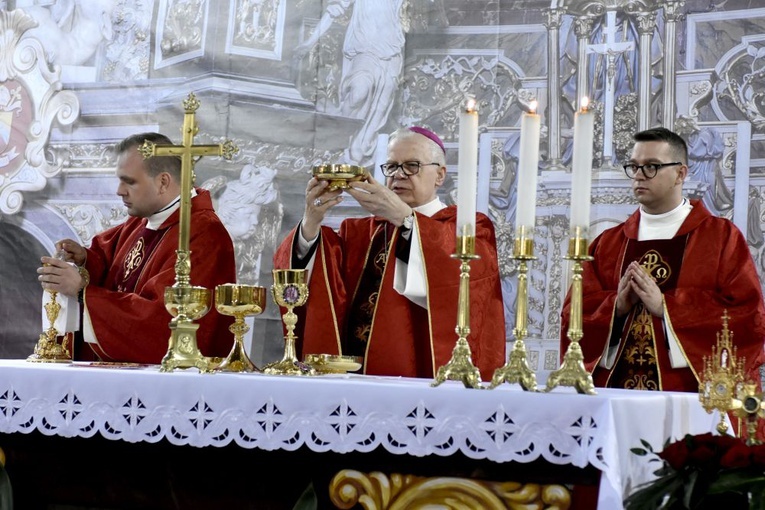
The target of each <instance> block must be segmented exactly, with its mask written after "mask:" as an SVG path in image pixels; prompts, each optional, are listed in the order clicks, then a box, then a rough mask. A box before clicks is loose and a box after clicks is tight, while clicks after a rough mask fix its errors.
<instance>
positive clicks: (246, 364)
mask: <svg viewBox="0 0 765 510" xmlns="http://www.w3.org/2000/svg"><path fill="white" fill-rule="evenodd" d="M244 316H245V314H243V313H235V314H234V323H233V324H232V325H230V326H229V327H228V330H229V331H230V332H231V333H233V334H234V345H233V347H231V352H230V353H229V354H228V356H227V357H226V359H224V360H223V361H222V362H221V363H220V365H218V366H217V367H215V369H214V371H215V372H260V369H259V368H258V367H256V366H255V363H253V362H252V361H251V360H250V358H249V356H247V352H246V351H245V349H244V335H245V334H246V333H247V332H248V331H249V330H250V326H248V325H247V323H246V322H244Z"/></svg>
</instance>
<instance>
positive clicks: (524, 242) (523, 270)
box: [489, 226, 537, 391]
mask: <svg viewBox="0 0 765 510" xmlns="http://www.w3.org/2000/svg"><path fill="white" fill-rule="evenodd" d="M513 259H515V260H517V261H518V299H517V301H516V307H515V329H513V334H514V335H515V342H514V343H513V350H512V351H510V355H509V356H508V358H507V363H506V364H505V365H504V366H503V367H500V368H498V369H497V370H495V371H494V375H493V376H492V378H491V384H490V385H489V389H493V388H496V387H497V386H499V385H500V384H502V383H503V382H507V383H510V384H514V383H518V384H520V386H521V388H523V389H524V390H525V391H536V390H537V376H536V374H535V373H534V371H533V370H531V368H530V367H529V362H528V358H527V354H526V343H525V342H524V340H523V339H524V338H526V337H527V336H528V334H529V332H528V329H527V318H528V303H529V287H528V274H527V273H528V266H527V264H526V262H527V261H529V260H536V257H535V256H534V231H533V229H527V228H526V227H525V226H521V227H519V229H518V232H516V237H515V241H514V243H513Z"/></svg>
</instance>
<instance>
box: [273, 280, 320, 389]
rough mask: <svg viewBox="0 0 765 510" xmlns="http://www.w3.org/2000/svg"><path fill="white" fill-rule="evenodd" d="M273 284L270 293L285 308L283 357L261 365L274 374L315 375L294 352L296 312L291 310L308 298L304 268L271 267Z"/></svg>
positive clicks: (301, 304)
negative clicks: (285, 329)
mask: <svg viewBox="0 0 765 510" xmlns="http://www.w3.org/2000/svg"><path fill="white" fill-rule="evenodd" d="M272 273H273V275H274V284H273V285H272V286H271V293H272V294H273V296H274V302H276V304H277V305H279V306H282V307H284V308H286V309H287V312H286V313H285V314H284V315H282V320H283V321H284V325H285V326H286V328H287V334H286V335H284V357H283V358H282V359H281V361H276V362H274V363H269V364H268V365H266V366H265V367H263V372H264V373H266V374H275V375H316V370H314V369H313V368H312V367H311V366H309V365H306V364H305V363H301V362H300V361H298V359H297V356H296V354H295V339H296V338H297V337H296V336H295V325H296V324H297V321H298V316H297V314H296V313H295V312H294V311H293V309H294V308H295V307H296V306H303V305H304V304H305V302H306V301H307V300H308V284H307V283H306V281H305V279H306V270H305V269H273V270H272Z"/></svg>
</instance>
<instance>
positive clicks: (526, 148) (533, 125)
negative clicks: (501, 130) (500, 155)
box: [515, 101, 541, 236]
mask: <svg viewBox="0 0 765 510" xmlns="http://www.w3.org/2000/svg"><path fill="white" fill-rule="evenodd" d="M536 108H537V102H536V101H534V102H533V103H532V104H531V111H530V112H529V113H525V112H524V113H523V115H522V117H521V150H520V155H519V156H518V186H517V190H516V191H517V193H518V195H517V196H518V205H517V207H516V212H515V232H516V236H518V235H519V234H520V232H521V230H522V229H523V230H524V231H525V232H531V230H532V229H533V228H534V220H535V219H536V206H537V172H538V167H539V130H540V127H541V118H540V116H539V115H538V114H537V113H536Z"/></svg>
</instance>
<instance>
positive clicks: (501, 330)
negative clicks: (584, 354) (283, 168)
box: [274, 127, 505, 380]
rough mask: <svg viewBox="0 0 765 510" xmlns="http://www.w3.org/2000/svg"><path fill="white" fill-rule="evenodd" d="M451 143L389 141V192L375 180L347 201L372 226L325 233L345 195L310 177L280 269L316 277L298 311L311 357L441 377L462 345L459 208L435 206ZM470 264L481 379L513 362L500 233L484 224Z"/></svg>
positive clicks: (421, 133)
mask: <svg viewBox="0 0 765 510" xmlns="http://www.w3.org/2000/svg"><path fill="white" fill-rule="evenodd" d="M445 165H446V163H445V151H444V146H443V142H442V141H441V140H440V138H439V137H438V136H437V135H436V134H435V133H433V132H431V131H429V130H427V129H424V128H420V127H412V128H407V129H399V130H398V131H396V132H394V133H393V134H392V135H391V136H390V140H389V143H388V161H387V163H385V164H383V165H382V171H383V174H384V175H385V176H386V182H385V185H383V184H382V183H379V182H377V181H376V180H375V179H374V178H373V177H371V176H369V177H368V178H367V179H366V180H365V181H361V182H353V183H351V185H350V186H351V189H349V190H347V192H348V193H349V194H350V195H351V196H352V197H353V198H355V199H356V201H358V203H359V205H360V206H361V207H362V208H364V209H365V210H366V211H367V212H368V213H370V214H371V216H368V217H363V218H348V219H345V220H344V221H343V222H342V223H341V225H340V229H339V231H338V232H335V231H334V230H333V229H332V228H330V227H327V226H322V225H321V223H322V221H323V220H324V217H325V215H326V214H327V211H328V210H329V209H331V208H332V207H335V206H336V205H338V204H339V203H340V202H341V201H342V200H343V196H342V191H341V190H333V191H329V190H328V183H327V182H326V181H319V180H317V179H316V178H312V179H311V180H310V181H309V182H308V187H307V189H306V205H305V213H304V215H303V219H302V221H301V222H300V224H299V225H298V226H297V227H295V228H294V229H293V230H292V231H291V232H290V233H289V234H288V235H287V238H286V239H285V240H284V241H283V242H282V244H281V246H280V247H279V248H278V250H277V252H276V254H275V256H274V267H276V268H293V269H297V268H307V269H308V270H309V279H310V283H309V298H308V303H307V305H306V306H305V307H300V308H298V309H296V310H295V311H296V312H297V313H299V314H300V317H299V320H298V325H297V327H298V330H297V331H296V333H297V334H298V344H299V345H298V350H299V351H300V352H301V353H302V354H303V355H305V354H344V355H353V356H363V357H364V368H363V372H364V373H365V374H375V375H398V376H409V377H426V378H427V377H433V376H434V374H435V373H436V371H437V370H438V368H439V367H440V366H443V365H445V364H446V363H447V362H448V361H449V359H450V358H451V356H452V350H453V349H454V346H455V342H456V340H457V336H456V333H455V326H456V324H457V303H458V289H459V280H460V270H459V268H460V263H459V260H458V259H455V258H452V254H454V253H455V245H456V220H457V218H456V207H455V206H449V207H447V206H446V205H445V204H444V203H443V202H442V201H441V200H440V199H439V198H438V196H437V193H436V192H437V190H438V188H439V187H440V186H441V185H442V184H443V182H444V179H445V177H446V166H445ZM475 235H476V254H477V255H479V256H480V258H479V259H476V260H473V261H472V262H471V264H470V335H469V337H468V342H469V344H470V348H471V352H472V360H473V363H474V364H475V366H476V367H478V368H479V370H480V371H481V376H482V378H483V379H485V380H487V379H490V378H491V376H492V374H493V372H494V370H495V369H496V368H498V367H500V366H502V365H503V364H504V363H505V326H504V317H503V313H504V312H503V307H502V292H501V289H500V281H499V269H498V264H497V251H496V242H495V236H494V227H493V225H492V223H491V221H490V220H489V218H488V217H486V216H485V215H483V214H478V218H477V222H476V234H475Z"/></svg>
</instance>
